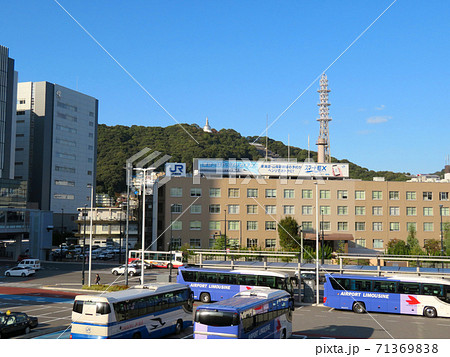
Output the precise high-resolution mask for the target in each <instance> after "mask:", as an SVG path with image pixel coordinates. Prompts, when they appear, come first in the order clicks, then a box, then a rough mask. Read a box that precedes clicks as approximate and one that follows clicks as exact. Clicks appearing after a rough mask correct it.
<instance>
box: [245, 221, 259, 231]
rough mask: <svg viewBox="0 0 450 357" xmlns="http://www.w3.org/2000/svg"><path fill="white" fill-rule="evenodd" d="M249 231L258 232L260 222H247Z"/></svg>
mask: <svg viewBox="0 0 450 357" xmlns="http://www.w3.org/2000/svg"><path fill="white" fill-rule="evenodd" d="M247 230H248V231H257V230H258V222H257V221H247Z"/></svg>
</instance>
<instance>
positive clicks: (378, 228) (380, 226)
mask: <svg viewBox="0 0 450 357" xmlns="http://www.w3.org/2000/svg"><path fill="white" fill-rule="evenodd" d="M372 230H373V231H374V232H381V231H382V230H383V223H381V222H373V223H372Z"/></svg>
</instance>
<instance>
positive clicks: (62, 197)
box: [53, 193, 75, 200]
mask: <svg viewBox="0 0 450 357" xmlns="http://www.w3.org/2000/svg"><path fill="white" fill-rule="evenodd" d="M53 198H54V199H56V200H74V199H75V196H74V195H67V194H64V193H55V194H54V195H53Z"/></svg>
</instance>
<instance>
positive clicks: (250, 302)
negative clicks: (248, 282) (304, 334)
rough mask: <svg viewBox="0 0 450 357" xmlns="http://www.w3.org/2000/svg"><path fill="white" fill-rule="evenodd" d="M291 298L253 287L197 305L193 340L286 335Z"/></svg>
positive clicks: (289, 324) (278, 291)
mask: <svg viewBox="0 0 450 357" xmlns="http://www.w3.org/2000/svg"><path fill="white" fill-rule="evenodd" d="M293 309H294V301H293V298H292V297H291V295H290V294H289V293H288V292H286V291H284V290H274V289H269V288H256V289H252V290H247V291H243V292H240V293H239V294H237V295H236V296H234V297H232V298H231V299H227V300H223V301H219V302H216V303H213V304H208V305H201V306H199V307H197V310H196V312H195V318H194V338H195V339H233V338H289V337H290V336H291V334H292V310H293Z"/></svg>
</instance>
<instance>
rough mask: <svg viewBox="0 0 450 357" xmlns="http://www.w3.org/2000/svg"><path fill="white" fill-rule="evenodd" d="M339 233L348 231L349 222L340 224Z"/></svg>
mask: <svg viewBox="0 0 450 357" xmlns="http://www.w3.org/2000/svg"><path fill="white" fill-rule="evenodd" d="M338 231H348V222H338Z"/></svg>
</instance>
